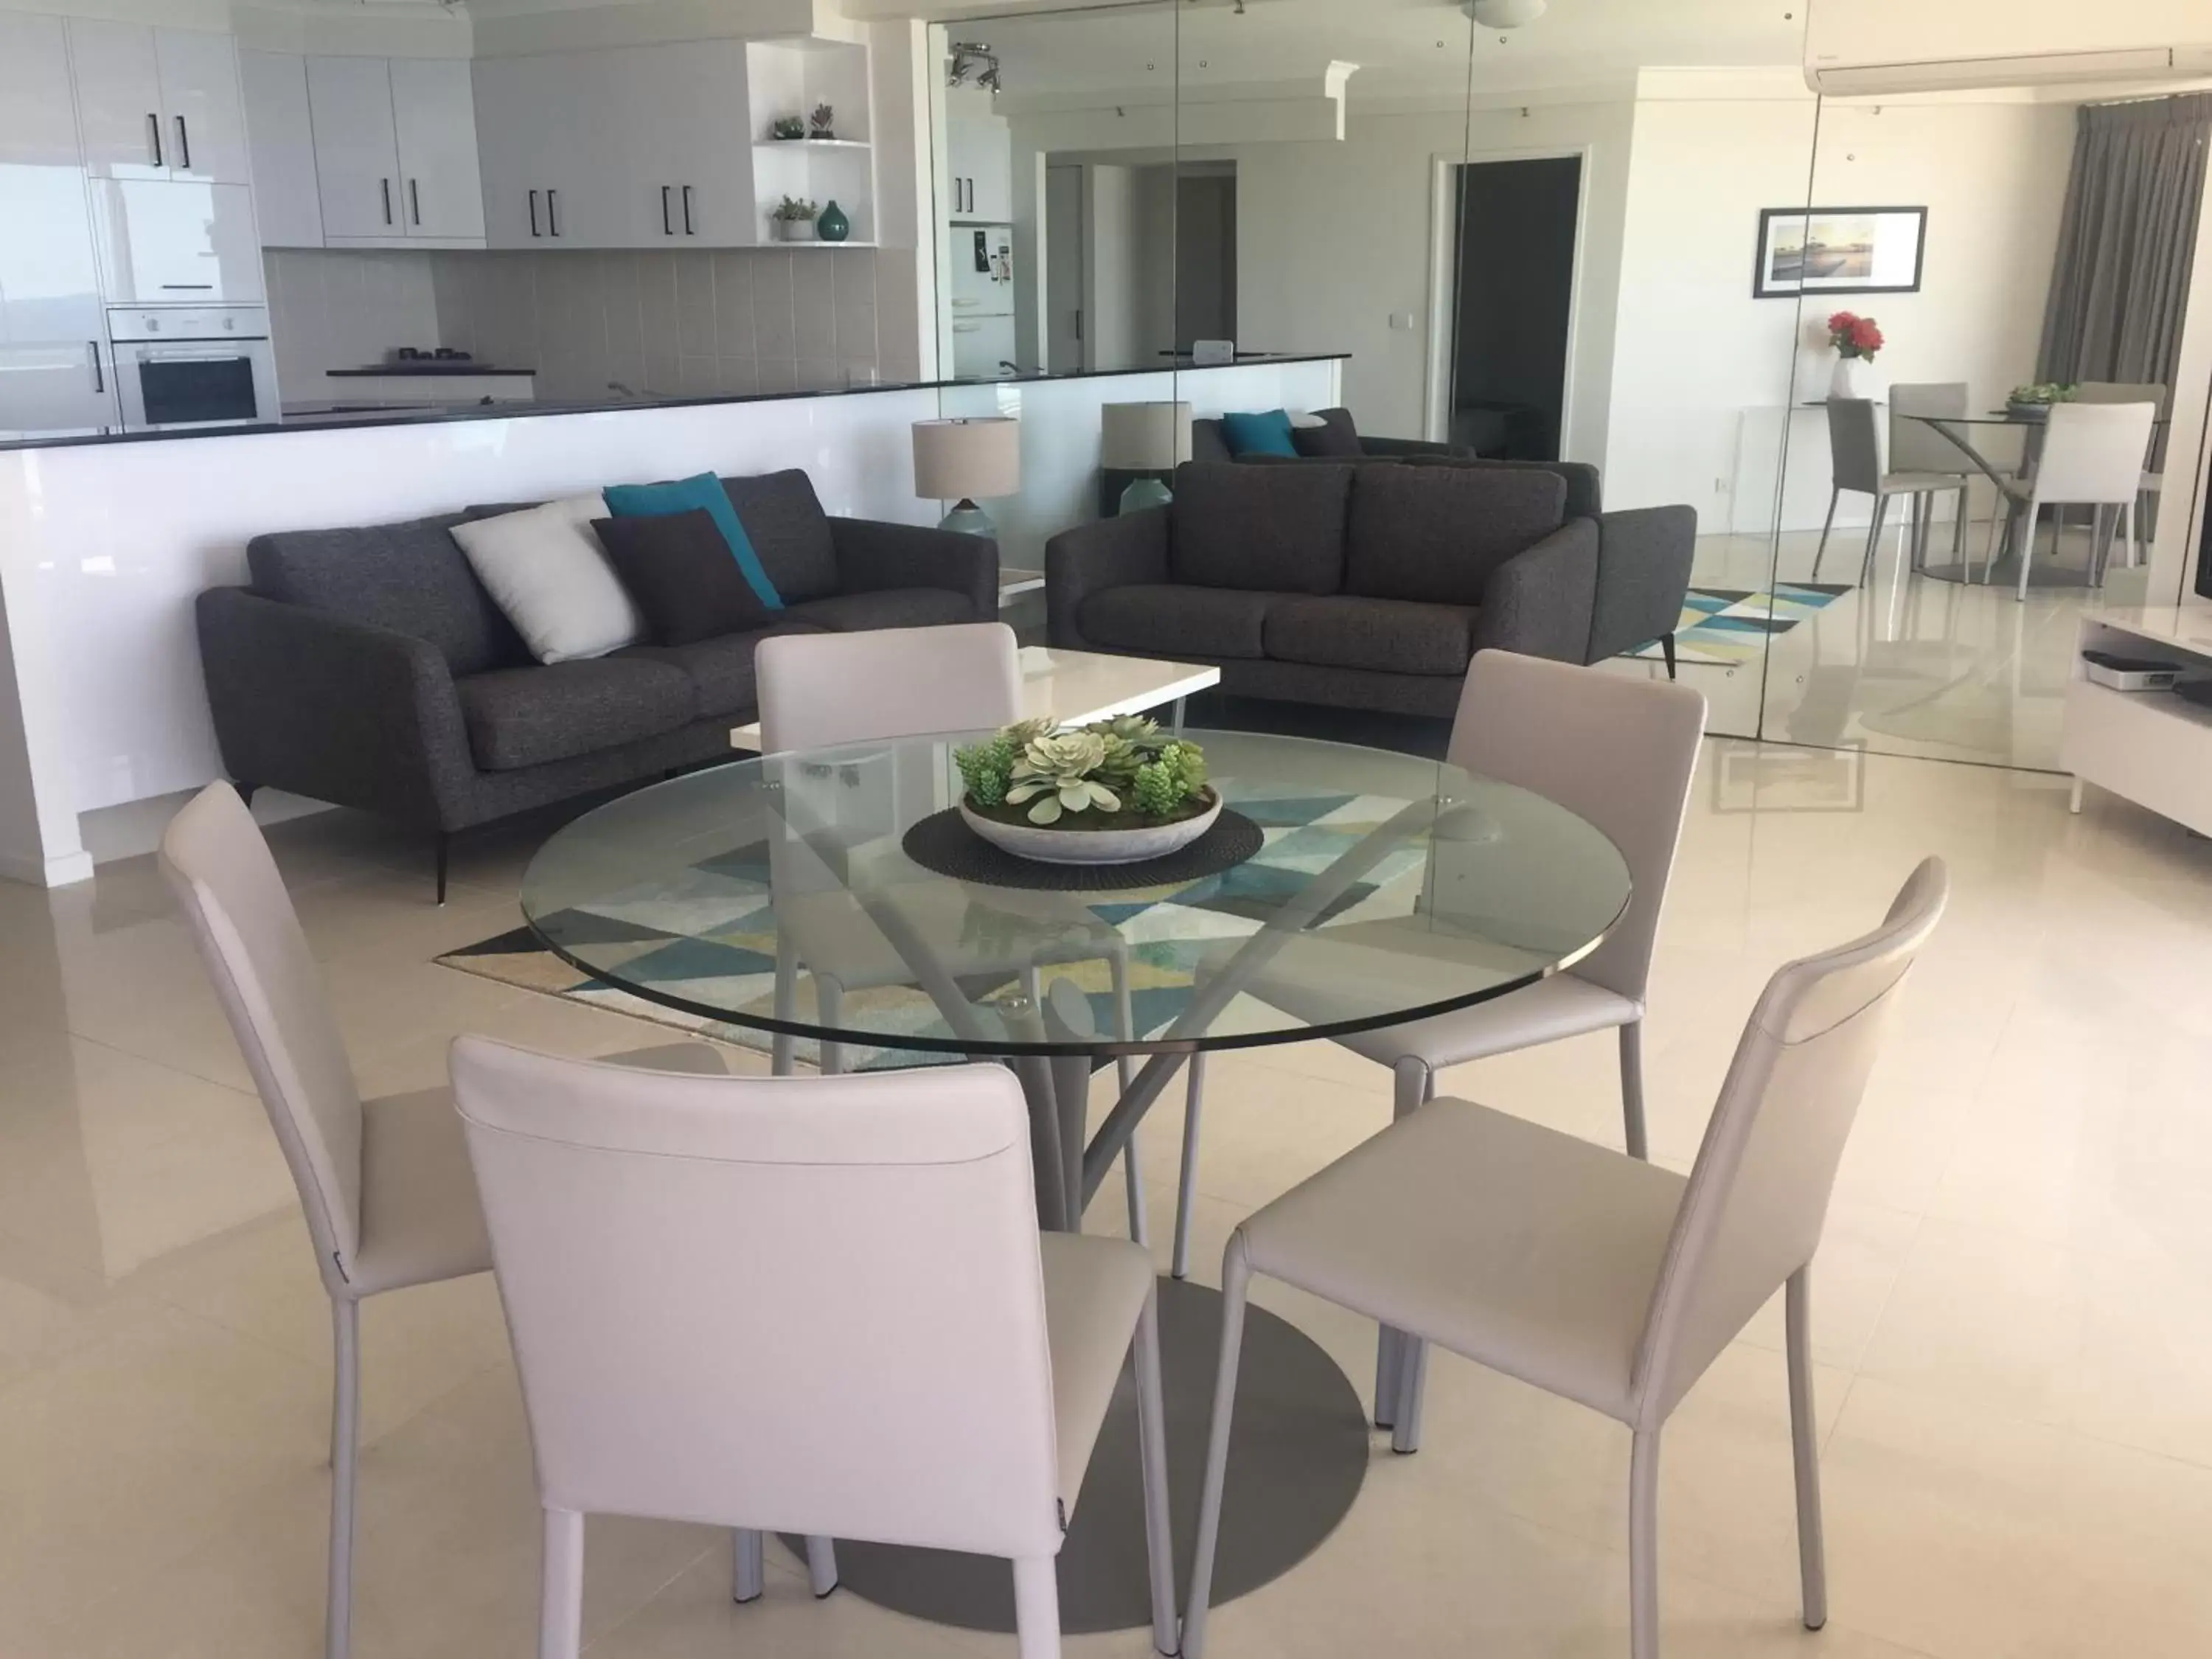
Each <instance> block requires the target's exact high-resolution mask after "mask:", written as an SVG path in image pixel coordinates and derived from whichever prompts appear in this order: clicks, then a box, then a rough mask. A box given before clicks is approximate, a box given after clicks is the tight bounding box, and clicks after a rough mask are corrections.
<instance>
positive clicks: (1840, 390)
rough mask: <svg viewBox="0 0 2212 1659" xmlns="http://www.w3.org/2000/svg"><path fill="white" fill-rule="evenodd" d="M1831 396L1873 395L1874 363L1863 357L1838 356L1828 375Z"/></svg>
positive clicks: (1868, 396)
mask: <svg viewBox="0 0 2212 1659" xmlns="http://www.w3.org/2000/svg"><path fill="white" fill-rule="evenodd" d="M1828 395H1829V396H1830V397H1831V398H1871V397H1873V396H1874V395H1875V384H1874V365H1873V364H1872V363H1871V362H1869V361H1868V360H1867V359H1866V358H1864V357H1838V358H1837V359H1836V367H1835V369H1834V372H1833V373H1832V374H1830V375H1829V377H1828Z"/></svg>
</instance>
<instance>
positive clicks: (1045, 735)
mask: <svg viewBox="0 0 2212 1659" xmlns="http://www.w3.org/2000/svg"><path fill="white" fill-rule="evenodd" d="M953 760H954V762H955V763H956V764H957V765H958V767H959V769H960V777H961V781H962V782H963V783H964V784H965V785H966V786H967V793H968V799H969V802H970V803H971V804H972V805H975V806H978V807H981V808H983V809H985V810H986V811H989V810H994V809H996V808H999V807H1002V806H1026V807H1027V808H1028V809H1029V810H1028V811H1027V812H1026V814H1024V816H1026V817H1028V819H1029V820H1030V823H1036V824H1050V823H1059V822H1060V820H1061V819H1062V818H1064V817H1073V816H1075V815H1076V814H1079V813H1084V812H1091V811H1097V812H1101V813H1115V812H1120V811H1124V810H1125V809H1126V808H1134V809H1135V810H1136V811H1139V812H1141V813H1143V814H1144V815H1146V817H1168V816H1170V815H1171V814H1173V813H1174V812H1176V811H1177V810H1178V809H1180V808H1182V806H1184V805H1187V804H1188V802H1189V801H1190V800H1191V799H1192V798H1193V797H1194V796H1195V795H1196V794H1197V793H1199V791H1200V788H1202V787H1204V785H1205V782H1206V760H1205V757H1204V755H1203V754H1202V753H1201V752H1200V749H1199V746H1198V745H1197V744H1194V743H1188V742H1185V741H1184V740H1183V739H1182V738H1171V737H1168V736H1166V735H1165V734H1164V733H1163V732H1161V731H1160V728H1159V726H1158V724H1157V723H1156V722H1154V721H1152V720H1146V718H1144V716H1142V715H1139V714H1122V715H1118V716H1116V717H1115V718H1114V719H1112V720H1098V721H1096V722H1094V723H1093V724H1091V725H1090V726H1084V727H1082V728H1080V729H1070V728H1066V727H1062V726H1055V725H1054V724H1053V723H1052V722H1051V721H1050V720H1023V721H1021V722H1019V723H1018V724H1017V725H1013V726H1007V727H1006V729H1005V730H1004V731H1002V732H999V733H998V734H997V735H995V736H994V737H991V738H986V739H984V740H983V741H982V742H981V743H976V744H969V745H968V746H966V747H964V748H962V749H958V750H955V751H954V752H953Z"/></svg>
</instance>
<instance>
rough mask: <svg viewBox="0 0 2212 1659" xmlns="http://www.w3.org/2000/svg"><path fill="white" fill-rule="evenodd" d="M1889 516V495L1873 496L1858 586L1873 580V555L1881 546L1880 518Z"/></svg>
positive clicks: (1865, 584)
mask: <svg viewBox="0 0 2212 1659" xmlns="http://www.w3.org/2000/svg"><path fill="white" fill-rule="evenodd" d="M1888 516H1889V497H1888V496H1887V495H1877V496H1875V498H1874V522H1873V523H1872V524H1870V525H1869V526H1867V540H1866V556H1865V557H1864V558H1863V559H1862V560H1860V561H1859V586H1861V587H1864V586H1867V585H1868V584H1869V583H1870V582H1872V581H1873V580H1874V556H1875V553H1876V552H1878V551H1879V550H1881V525H1882V520H1885V519H1887V517H1888Z"/></svg>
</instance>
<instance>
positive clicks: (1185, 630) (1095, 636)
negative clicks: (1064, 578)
mask: <svg viewBox="0 0 2212 1659" xmlns="http://www.w3.org/2000/svg"><path fill="white" fill-rule="evenodd" d="M1289 597H1290V596H1289V595H1288V594H1283V593H1248V592H1237V591H1235V590H1232V589H1230V588H1225V587H1182V586H1176V585H1175V584H1173V583H1168V582H1163V583H1159V584H1157V585H1154V584H1139V585H1138V586H1131V587H1109V588H1105V589H1103V590H1102V591H1101V592H1097V593H1093V594H1092V595H1091V597H1090V598H1089V599H1085V601H1084V602H1083V610H1082V613H1081V615H1080V617H1079V618H1078V620H1079V623H1080V625H1081V627H1082V629H1083V637H1084V638H1085V639H1086V640H1089V641H1091V642H1092V643H1094V644H1097V645H1105V646H1111V647H1114V648H1115V649H1116V650H1121V651H1133V652H1135V653H1138V654H1139V655H1140V656H1147V657H1185V658H1189V659H1192V660H1194V661H1197V662H1214V661H1218V659H1222V658H1224V657H1263V656H1265V655H1267V645H1266V642H1265V641H1264V640H1263V639H1262V637H1261V629H1262V628H1263V627H1264V625H1265V623H1266V622H1267V608H1268V606H1270V605H1277V604H1279V603H1281V602H1282V600H1284V599H1287V598H1289Z"/></svg>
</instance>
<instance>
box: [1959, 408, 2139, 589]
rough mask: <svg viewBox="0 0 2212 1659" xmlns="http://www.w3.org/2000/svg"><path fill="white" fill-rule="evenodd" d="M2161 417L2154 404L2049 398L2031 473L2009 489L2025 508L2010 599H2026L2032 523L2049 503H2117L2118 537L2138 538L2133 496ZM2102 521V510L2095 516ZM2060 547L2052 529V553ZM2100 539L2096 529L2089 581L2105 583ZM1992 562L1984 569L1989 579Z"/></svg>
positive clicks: (2128, 541) (1984, 577)
mask: <svg viewBox="0 0 2212 1659" xmlns="http://www.w3.org/2000/svg"><path fill="white" fill-rule="evenodd" d="M2157 419H2158V405H2157V404H2149V403H2142V404H2084V403H2066V404H2052V405H2051V412H2050V414H2049V415H2048V416H2046V417H2045V422H2044V429H2043V444H2042V447H2041V449H2040V450H2039V453H2038V454H2037V456H2036V459H2035V466H2034V469H2033V471H2032V472H2031V473H2030V474H2029V475H2028V477H2027V478H2025V479H2023V480H2022V481H2021V482H2020V483H2016V484H2015V485H2013V486H2011V488H2010V489H2009V491H2008V494H2009V495H2011V496H2012V498H2013V501H2015V504H2018V505H2021V507H2022V509H2023V511H2022V517H2021V525H2022V526H2023V533H2022V535H2021V548H2020V589H2019V592H2017V593H2016V594H2015V596H2014V597H2015V599H2017V600H2019V601H2021V602H2022V603H2025V602H2026V600H2027V581H2028V577H2029V574H2031V572H2030V566H2031V564H2032V563H2033V559H2034V556H2035V526H2036V521H2037V520H2038V519H2039V518H2040V517H2041V516H2042V512H2043V509H2044V508H2045V507H2114V508H2117V509H2118V513H2119V527H2120V534H2121V538H2122V539H2123V541H2124V543H2125V544H2128V545H2130V546H2132V545H2133V544H2134V543H2135V539H2136V497H2137V496H2138V495H2140V494H2141V491H2142V477H2143V458H2144V457H2145V456H2146V455H2148V453H2150V439H2151V433H2152V431H2153V430H2154V428H2155V425H2156V422H2157ZM2097 517H2098V519H2099V520H2101V519H2102V517H2103V514H2102V513H2099V514H2098V515H2097ZM2057 550H2058V544H2057V530H2056V529H2055V528H2054V530H2053V532H2052V538H2051V551H2052V552H2053V553H2054V554H2056V553H2057ZM2104 561H2105V538H2104V537H2103V536H2102V535H2101V534H2096V533H2093V534H2092V536H2091V538H2090V550H2089V585H2090V586H2093V587H2095V586H2101V585H2102V583H2103V581H2104ZM1990 568H1991V567H1990V565H1989V564H1987V563H1984V565H1983V567H1982V580H1983V582H1984V585H1986V584H1987V583H1988V581H1989V580H1990Z"/></svg>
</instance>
